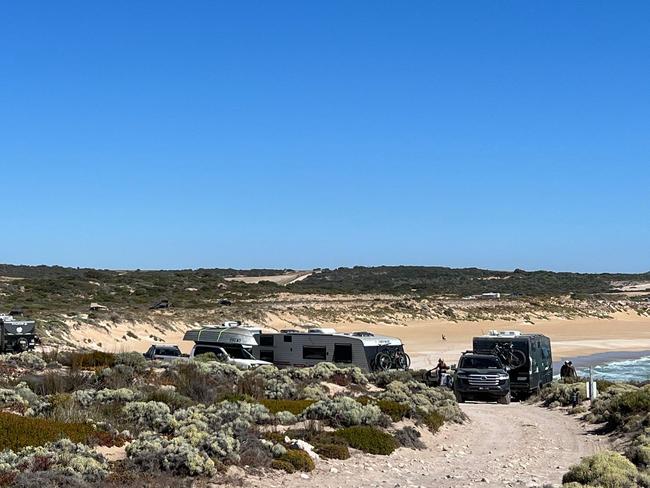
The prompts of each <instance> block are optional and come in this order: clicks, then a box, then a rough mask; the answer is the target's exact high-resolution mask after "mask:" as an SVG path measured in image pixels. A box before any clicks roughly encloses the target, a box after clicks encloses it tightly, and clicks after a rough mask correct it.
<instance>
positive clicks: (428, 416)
mask: <svg viewBox="0 0 650 488" xmlns="http://www.w3.org/2000/svg"><path fill="white" fill-rule="evenodd" d="M418 414H419V415H418V417H419V419H420V420H421V421H422V423H423V424H424V425H426V426H427V428H428V429H429V430H430V431H431V433H432V434H435V433H436V432H438V430H440V427H442V426H443V424H444V423H445V418H444V417H443V416H442V415H440V414H439V413H438V412H429V413H426V412H423V411H419V412H418Z"/></svg>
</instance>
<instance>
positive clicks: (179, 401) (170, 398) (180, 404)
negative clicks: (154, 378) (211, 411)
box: [144, 388, 194, 412]
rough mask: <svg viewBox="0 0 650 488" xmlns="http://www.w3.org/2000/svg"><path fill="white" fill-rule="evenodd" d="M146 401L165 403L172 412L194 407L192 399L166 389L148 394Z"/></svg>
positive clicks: (159, 389) (157, 389)
mask: <svg viewBox="0 0 650 488" xmlns="http://www.w3.org/2000/svg"><path fill="white" fill-rule="evenodd" d="M144 401H146V402H160V403H164V404H165V405H167V406H168V407H169V408H170V409H171V410H172V412H173V411H176V410H178V409H180V408H187V407H190V406H192V405H194V402H193V401H192V399H191V398H188V397H186V396H184V395H181V394H180V393H177V392H176V391H175V390H172V389H166V388H156V389H153V390H151V391H149V392H148V393H147V394H146V396H145V398H144Z"/></svg>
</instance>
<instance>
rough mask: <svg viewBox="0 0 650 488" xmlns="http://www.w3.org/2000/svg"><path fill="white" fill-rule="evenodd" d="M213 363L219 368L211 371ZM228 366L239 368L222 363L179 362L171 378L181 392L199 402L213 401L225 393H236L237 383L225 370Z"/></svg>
mask: <svg viewBox="0 0 650 488" xmlns="http://www.w3.org/2000/svg"><path fill="white" fill-rule="evenodd" d="M213 365H216V366H217V367H218V368H219V369H215V371H211V370H210V369H209V368H211V367H212V366H213ZM222 366H223V368H221V367H222ZM227 367H228V368H234V369H235V370H236V369H237V368H235V367H234V366H230V365H226V364H221V363H210V364H201V363H196V362H192V363H187V364H179V365H177V366H176V368H175V370H174V371H173V372H172V375H173V377H172V378H170V379H171V380H172V382H173V384H175V385H176V391H177V392H178V393H179V394H181V395H184V396H186V397H188V398H191V399H192V400H194V401H197V402H202V403H212V402H214V401H216V400H217V399H219V398H220V397H223V396H224V395H228V394H232V393H235V388H236V385H237V383H236V381H235V382H233V381H232V380H233V378H232V377H231V375H230V374H228V373H226V372H225V371H226V368H227Z"/></svg>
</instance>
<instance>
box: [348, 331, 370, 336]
mask: <svg viewBox="0 0 650 488" xmlns="http://www.w3.org/2000/svg"><path fill="white" fill-rule="evenodd" d="M352 335H353V336H354V337H374V336H375V334H373V333H372V332H366V331H362V332H353V333H352Z"/></svg>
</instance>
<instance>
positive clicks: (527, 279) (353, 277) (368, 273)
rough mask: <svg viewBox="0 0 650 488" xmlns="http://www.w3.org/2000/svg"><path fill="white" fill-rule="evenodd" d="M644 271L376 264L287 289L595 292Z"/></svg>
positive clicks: (462, 293) (645, 277) (646, 276)
mask: <svg viewBox="0 0 650 488" xmlns="http://www.w3.org/2000/svg"><path fill="white" fill-rule="evenodd" d="M648 280H650V273H644V274H608V273H602V274H589V273H556V272H552V271H523V270H515V271H512V272H509V271H490V270H485V269H478V268H459V269H454V268H443V267H432V266H378V267H363V266H355V267H354V268H338V269H335V270H323V271H321V272H320V273H314V274H312V275H311V276H309V277H308V278H306V279H305V280H303V281H300V282H298V283H295V284H292V285H290V287H289V289H290V290H293V291H300V292H317V293H370V292H372V293H406V292H410V291H412V290H414V289H415V290H417V292H418V293H419V294H422V295H430V294H452V295H459V296H465V295H474V294H479V293H486V292H499V293H509V294H521V295H533V296H534V295H558V294H568V293H578V294H594V293H607V292H610V291H612V286H611V282H612V281H648Z"/></svg>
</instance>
